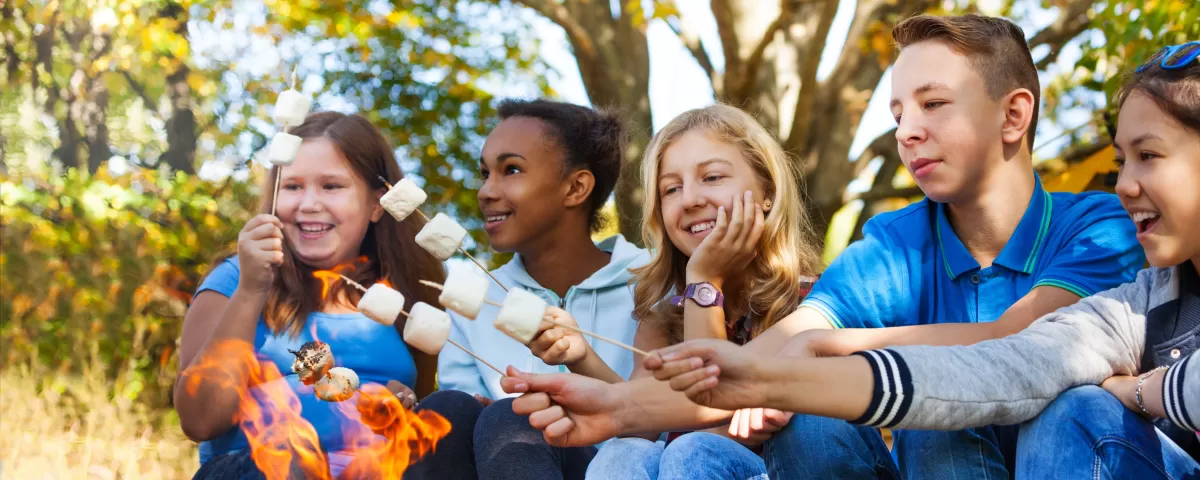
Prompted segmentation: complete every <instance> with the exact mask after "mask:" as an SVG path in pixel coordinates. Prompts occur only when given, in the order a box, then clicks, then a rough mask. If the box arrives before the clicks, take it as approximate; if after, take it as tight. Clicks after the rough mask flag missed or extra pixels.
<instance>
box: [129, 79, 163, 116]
mask: <svg viewBox="0 0 1200 480" xmlns="http://www.w3.org/2000/svg"><path fill="white" fill-rule="evenodd" d="M120 72H121V76H122V77H125V83H128V84H129V88H130V89H132V90H133V93H136V94H137V96H138V98H141V99H142V103H145V104H146V110H149V111H150V112H152V113H154V116H155V117H158V118H159V120H161V119H162V116H160V115H159V114H158V103H157V102H155V101H154V99H152V98H150V95H148V94H147V93H146V89H145V87H142V85H141V84H140V83H138V82H137V80H134V79H133V75H130V74H129V71H128V70H125V69H121V70H120Z"/></svg>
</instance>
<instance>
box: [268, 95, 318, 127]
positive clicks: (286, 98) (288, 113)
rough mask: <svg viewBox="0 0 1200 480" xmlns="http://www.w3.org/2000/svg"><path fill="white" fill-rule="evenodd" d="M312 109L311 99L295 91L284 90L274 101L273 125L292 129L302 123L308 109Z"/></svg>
mask: <svg viewBox="0 0 1200 480" xmlns="http://www.w3.org/2000/svg"><path fill="white" fill-rule="evenodd" d="M309 108H312V97H311V96H308V95H305V94H303V93H300V92H297V91H295V90H291V89H288V90H284V91H283V92H280V93H279V98H277V99H275V116H274V117H275V124H276V125H287V126H290V127H294V126H296V125H300V124H301V123H304V118H305V117H307V116H308V109H309Z"/></svg>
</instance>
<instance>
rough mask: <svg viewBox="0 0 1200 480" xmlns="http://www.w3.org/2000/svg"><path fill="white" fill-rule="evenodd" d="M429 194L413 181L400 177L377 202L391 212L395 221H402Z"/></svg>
mask: <svg viewBox="0 0 1200 480" xmlns="http://www.w3.org/2000/svg"><path fill="white" fill-rule="evenodd" d="M427 198H429V195H426V194H425V191H424V190H421V187H418V186H417V184H415V183H413V182H412V180H409V179H407V178H402V179H400V181H399V182H396V185H394V186H390V188H389V189H388V191H387V193H385V194H383V197H380V198H379V204H380V205H383V209H384V210H387V211H388V213H390V214H392V216H393V217H395V218H396V221H397V222H403V221H404V219H406V218H408V216H409V215H412V213H413V212H414V211H416V209H417V207H420V206H421V204H423V203H425V200H426V199H427Z"/></svg>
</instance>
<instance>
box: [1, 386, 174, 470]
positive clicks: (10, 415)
mask: <svg viewBox="0 0 1200 480" xmlns="http://www.w3.org/2000/svg"><path fill="white" fill-rule="evenodd" d="M112 392H113V387H112V386H111V385H109V384H107V382H104V381H100V380H96V379H89V378H85V377H79V376H65V375H55V374H53V373H43V372H36V373H35V372H33V371H31V370H30V369H22V368H8V369H6V370H5V371H3V372H0V431H3V432H4V434H3V435H0V479H10V478H11V479H17V478H20V479H43V478H49V479H59V478H64V479H66V478H70V479H118V478H121V479H126V478H127V479H133V478H138V479H141V478H147V479H149V478H153V479H164V480H166V479H174V478H191V476H192V475H193V474H194V473H195V471H196V469H197V455H196V446H195V444H194V443H192V442H191V441H190V440H188V439H187V437H184V436H183V432H182V431H181V430H180V429H179V426H178V424H179V422H178V420H177V419H176V418H175V417H174V414H173V412H170V411H165V412H164V411H150V410H148V409H146V408H144V407H142V406H140V405H136V404H134V403H133V402H130V401H128V400H126V399H124V398H121V397H120V396H117V398H115V399H114V395H113V393H112Z"/></svg>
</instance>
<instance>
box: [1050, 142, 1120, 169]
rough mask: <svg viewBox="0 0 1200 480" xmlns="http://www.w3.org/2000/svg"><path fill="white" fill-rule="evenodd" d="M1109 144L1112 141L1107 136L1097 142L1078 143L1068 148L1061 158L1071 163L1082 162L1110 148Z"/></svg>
mask: <svg viewBox="0 0 1200 480" xmlns="http://www.w3.org/2000/svg"><path fill="white" fill-rule="evenodd" d="M1109 145H1112V141H1111V140H1109V139H1108V138H1107V137H1101V138H1100V139H1099V140H1097V141H1096V142H1095V143H1089V144H1084V145H1076V146H1074V147H1070V148H1068V149H1066V150H1065V151H1063V152H1062V154H1061V155H1060V158H1062V161H1064V162H1066V163H1067V164H1068V165H1070V164H1072V163H1077V162H1081V161H1083V160H1085V159H1087V158H1088V157H1090V156H1092V155H1095V154H1097V153H1099V152H1100V151H1101V150H1104V149H1105V148H1108V146H1109Z"/></svg>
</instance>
